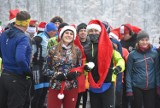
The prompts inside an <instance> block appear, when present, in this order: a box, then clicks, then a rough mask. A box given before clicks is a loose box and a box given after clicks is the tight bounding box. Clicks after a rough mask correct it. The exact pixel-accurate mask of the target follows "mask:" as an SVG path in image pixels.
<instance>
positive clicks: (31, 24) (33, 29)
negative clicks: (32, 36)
mask: <svg viewBox="0 0 160 108" xmlns="http://www.w3.org/2000/svg"><path fill="white" fill-rule="evenodd" d="M36 24H37V20H30V22H29V26H28V28H27V32H29V33H36V32H37V28H36Z"/></svg>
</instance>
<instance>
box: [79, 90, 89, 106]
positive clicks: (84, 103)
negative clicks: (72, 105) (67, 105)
mask: <svg viewBox="0 0 160 108" xmlns="http://www.w3.org/2000/svg"><path fill="white" fill-rule="evenodd" d="M87 93H88V90H86V91H85V92H82V93H78V98H77V103H76V108H79V105H80V101H81V97H83V105H82V106H83V107H82V108H86V103H87Z"/></svg>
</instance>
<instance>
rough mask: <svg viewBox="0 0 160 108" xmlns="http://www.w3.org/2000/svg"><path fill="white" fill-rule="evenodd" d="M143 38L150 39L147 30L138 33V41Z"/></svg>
mask: <svg viewBox="0 0 160 108" xmlns="http://www.w3.org/2000/svg"><path fill="white" fill-rule="evenodd" d="M143 38H148V39H149V34H148V33H146V32H145V31H140V32H139V33H138V35H137V42H139V41H140V40H141V39H143Z"/></svg>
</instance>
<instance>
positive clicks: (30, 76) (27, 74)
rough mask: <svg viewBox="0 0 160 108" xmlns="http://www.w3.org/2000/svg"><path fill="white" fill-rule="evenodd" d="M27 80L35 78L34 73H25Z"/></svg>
mask: <svg viewBox="0 0 160 108" xmlns="http://www.w3.org/2000/svg"><path fill="white" fill-rule="evenodd" d="M24 75H25V77H26V79H29V78H33V74H32V72H24Z"/></svg>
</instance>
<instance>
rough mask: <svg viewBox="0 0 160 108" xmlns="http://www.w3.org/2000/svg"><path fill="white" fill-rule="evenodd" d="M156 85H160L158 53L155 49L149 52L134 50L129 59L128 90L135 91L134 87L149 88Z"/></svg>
mask: <svg viewBox="0 0 160 108" xmlns="http://www.w3.org/2000/svg"><path fill="white" fill-rule="evenodd" d="M156 86H160V70H159V58H158V53H157V52H156V51H155V50H153V49H151V50H149V51H148V52H147V53H139V52H138V51H137V50H134V51H132V52H131V53H130V54H129V57H128V61H127V70H126V89H127V92H133V91H132V87H138V88H141V89H144V90H148V89H151V88H155V87H156Z"/></svg>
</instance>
